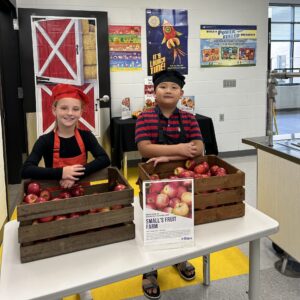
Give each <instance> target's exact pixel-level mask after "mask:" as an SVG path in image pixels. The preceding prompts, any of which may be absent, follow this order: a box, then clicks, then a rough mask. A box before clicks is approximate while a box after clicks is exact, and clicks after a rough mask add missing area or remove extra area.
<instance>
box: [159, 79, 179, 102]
mask: <svg viewBox="0 0 300 300" xmlns="http://www.w3.org/2000/svg"><path fill="white" fill-rule="evenodd" d="M182 95H183V90H182V89H181V87H180V86H179V85H178V84H177V83H175V82H168V81H167V82H162V83H160V84H159V85H158V86H157V87H156V89H155V97H156V102H157V104H158V105H159V106H161V107H166V108H175V107H176V105H177V102H178V100H179V99H180V98H181V97H182Z"/></svg>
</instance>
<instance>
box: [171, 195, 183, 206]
mask: <svg viewBox="0 0 300 300" xmlns="http://www.w3.org/2000/svg"><path fill="white" fill-rule="evenodd" d="M179 202H181V201H180V199H179V198H177V197H176V198H172V199H170V201H169V206H170V207H172V208H174V207H175V205H176V204H177V203H179Z"/></svg>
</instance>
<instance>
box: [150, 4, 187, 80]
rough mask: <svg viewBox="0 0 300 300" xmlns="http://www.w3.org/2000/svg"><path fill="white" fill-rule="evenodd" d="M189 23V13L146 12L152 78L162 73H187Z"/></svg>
mask: <svg viewBox="0 0 300 300" xmlns="http://www.w3.org/2000/svg"><path fill="white" fill-rule="evenodd" d="M187 22H188V20H187V10H181V9H176V10H175V9H146V30H147V65H148V67H147V68H148V75H149V76H151V75H153V74H155V73H158V72H160V71H162V70H177V71H179V72H181V73H182V74H187V73H188V54H187V51H188V24H187Z"/></svg>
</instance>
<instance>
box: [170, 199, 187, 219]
mask: <svg viewBox="0 0 300 300" xmlns="http://www.w3.org/2000/svg"><path fill="white" fill-rule="evenodd" d="M188 213H189V207H188V205H187V204H186V203H183V202H180V203H177V204H176V205H175V207H174V208H173V214H174V215H177V216H181V217H185V216H187V215H188Z"/></svg>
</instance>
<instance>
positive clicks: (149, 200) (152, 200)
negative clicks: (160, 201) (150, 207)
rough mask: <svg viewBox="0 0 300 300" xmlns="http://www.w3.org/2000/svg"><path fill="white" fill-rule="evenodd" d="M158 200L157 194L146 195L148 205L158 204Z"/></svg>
mask: <svg viewBox="0 0 300 300" xmlns="http://www.w3.org/2000/svg"><path fill="white" fill-rule="evenodd" d="M156 198H157V194H156V193H151V194H147V195H146V203H147V204H149V203H155V202H156Z"/></svg>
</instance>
